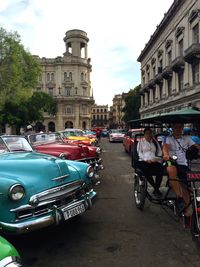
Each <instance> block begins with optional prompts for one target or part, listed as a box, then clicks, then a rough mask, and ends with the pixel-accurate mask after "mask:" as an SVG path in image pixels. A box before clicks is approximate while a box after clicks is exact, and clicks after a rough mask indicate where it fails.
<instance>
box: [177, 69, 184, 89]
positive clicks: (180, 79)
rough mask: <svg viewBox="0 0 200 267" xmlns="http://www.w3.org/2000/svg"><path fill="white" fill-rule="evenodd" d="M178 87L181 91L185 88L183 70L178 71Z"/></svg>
mask: <svg viewBox="0 0 200 267" xmlns="http://www.w3.org/2000/svg"><path fill="white" fill-rule="evenodd" d="M178 89H179V91H182V90H183V71H181V72H179V73H178Z"/></svg>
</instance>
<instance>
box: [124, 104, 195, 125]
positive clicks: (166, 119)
mask: <svg viewBox="0 0 200 267" xmlns="http://www.w3.org/2000/svg"><path fill="white" fill-rule="evenodd" d="M197 120H200V110H198V109H194V108H184V109H181V110H176V111H172V112H168V113H161V114H159V115H154V116H148V117H145V118H142V119H138V120H130V121H129V123H130V124H144V123H154V124H162V123H173V122H181V123H192V122H195V121H197Z"/></svg>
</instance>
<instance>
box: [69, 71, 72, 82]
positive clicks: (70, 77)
mask: <svg viewBox="0 0 200 267" xmlns="http://www.w3.org/2000/svg"><path fill="white" fill-rule="evenodd" d="M69 80H70V81H72V73H71V72H70V73H69Z"/></svg>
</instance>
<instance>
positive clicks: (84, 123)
mask: <svg viewBox="0 0 200 267" xmlns="http://www.w3.org/2000/svg"><path fill="white" fill-rule="evenodd" d="M86 125H87V124H86V122H85V121H83V123H82V128H83V129H84V130H85V129H86Z"/></svg>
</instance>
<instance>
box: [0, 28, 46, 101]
mask: <svg viewBox="0 0 200 267" xmlns="http://www.w3.org/2000/svg"><path fill="white" fill-rule="evenodd" d="M40 73H41V67H40V65H39V64H38V62H37V61H36V59H34V57H33V56H32V55H31V54H30V53H29V52H28V51H26V50H25V49H24V47H23V45H22V44H21V43H20V37H19V35H18V34H17V33H16V32H14V33H8V32H6V31H5V30H4V29H3V28H0V105H1V104H3V103H5V102H6V101H7V100H9V101H12V100H14V102H16V101H21V100H24V99H27V98H29V97H30V96H31V94H32V89H33V88H35V87H36V85H37V83H38V76H39V75H40Z"/></svg>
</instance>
